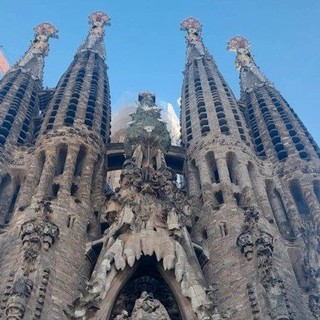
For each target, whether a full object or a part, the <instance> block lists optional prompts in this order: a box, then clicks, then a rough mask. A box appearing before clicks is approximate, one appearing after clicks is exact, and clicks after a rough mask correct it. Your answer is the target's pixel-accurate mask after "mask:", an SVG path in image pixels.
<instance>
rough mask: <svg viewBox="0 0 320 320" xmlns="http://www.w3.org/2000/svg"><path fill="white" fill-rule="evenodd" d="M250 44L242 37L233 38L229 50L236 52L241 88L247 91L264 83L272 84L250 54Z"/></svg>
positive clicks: (229, 43)
mask: <svg viewBox="0 0 320 320" xmlns="http://www.w3.org/2000/svg"><path fill="white" fill-rule="evenodd" d="M249 48H250V42H249V41H248V40H247V39H246V38H244V37H241V36H236V37H233V38H231V39H230V40H229V42H228V46H227V50H229V51H233V52H236V54H237V56H236V63H235V64H236V67H237V69H238V70H239V71H240V78H241V86H242V88H243V89H244V90H245V91H247V90H252V88H254V87H256V86H261V85H263V84H264V83H268V84H269V85H270V86H272V84H271V83H270V81H269V80H268V79H267V77H266V76H265V75H264V74H263V73H262V72H261V71H260V69H259V68H258V66H257V65H256V63H255V61H254V57H253V56H252V55H251V53H250V50H249Z"/></svg>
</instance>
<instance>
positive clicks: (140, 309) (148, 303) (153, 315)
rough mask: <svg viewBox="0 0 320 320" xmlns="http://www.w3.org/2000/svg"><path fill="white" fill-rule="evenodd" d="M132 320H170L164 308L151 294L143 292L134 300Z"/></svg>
mask: <svg viewBox="0 0 320 320" xmlns="http://www.w3.org/2000/svg"><path fill="white" fill-rule="evenodd" d="M131 319H132V320H170V317H169V314H168V312H167V310H166V308H165V307H164V306H163V305H162V304H161V302H160V301H159V300H157V299H155V298H154V297H153V294H152V293H147V292H146V291H143V292H142V293H141V296H140V298H139V299H137V300H136V302H135V304H134V308H133V311H132V317H131Z"/></svg>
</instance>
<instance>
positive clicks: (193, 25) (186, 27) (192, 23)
mask: <svg viewBox="0 0 320 320" xmlns="http://www.w3.org/2000/svg"><path fill="white" fill-rule="evenodd" d="M180 30H182V31H187V36H186V40H187V42H188V44H190V45H193V46H195V48H196V49H198V51H199V53H200V54H201V55H204V54H205V52H204V46H203V43H202V38H201V31H202V26H201V23H200V22H199V21H198V20H196V19H194V18H188V19H185V20H183V21H182V22H181V24H180Z"/></svg>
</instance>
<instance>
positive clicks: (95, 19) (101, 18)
mask: <svg viewBox="0 0 320 320" xmlns="http://www.w3.org/2000/svg"><path fill="white" fill-rule="evenodd" d="M110 22H111V19H110V17H109V16H108V15H107V14H106V13H104V12H102V11H96V12H93V13H92V14H91V15H90V16H89V24H90V25H91V28H90V34H91V35H93V36H96V37H102V36H103V33H104V29H103V28H104V26H110V25H111V23H110Z"/></svg>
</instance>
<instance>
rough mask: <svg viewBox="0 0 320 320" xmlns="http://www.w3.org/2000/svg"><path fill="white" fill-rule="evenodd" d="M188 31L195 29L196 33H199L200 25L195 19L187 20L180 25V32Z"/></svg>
mask: <svg viewBox="0 0 320 320" xmlns="http://www.w3.org/2000/svg"><path fill="white" fill-rule="evenodd" d="M190 29H196V30H197V31H198V32H201V31H202V25H201V23H200V21H199V20H197V19H195V18H187V19H185V20H183V21H182V22H181V23H180V30H181V31H188V30H190Z"/></svg>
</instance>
